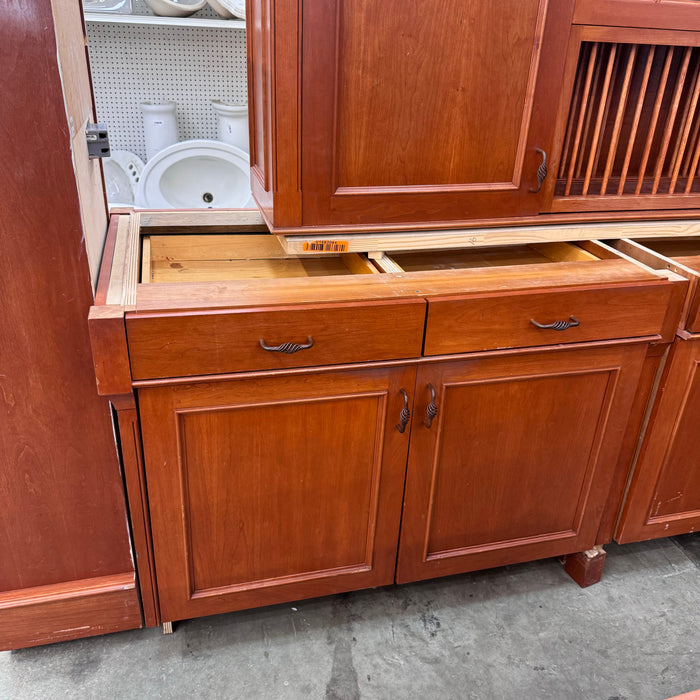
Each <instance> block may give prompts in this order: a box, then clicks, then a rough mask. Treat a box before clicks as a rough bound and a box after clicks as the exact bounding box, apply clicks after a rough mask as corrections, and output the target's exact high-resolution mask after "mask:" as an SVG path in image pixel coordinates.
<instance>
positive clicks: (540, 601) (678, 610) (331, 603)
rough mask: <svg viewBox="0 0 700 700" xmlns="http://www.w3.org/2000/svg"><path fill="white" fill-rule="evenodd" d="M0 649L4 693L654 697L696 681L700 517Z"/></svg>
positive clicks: (338, 698)
mask: <svg viewBox="0 0 700 700" xmlns="http://www.w3.org/2000/svg"><path fill="white" fill-rule="evenodd" d="M607 550H608V560H607V563H606V569H605V573H604V576H603V581H602V582H601V583H600V584H598V585H595V586H592V587H590V588H587V589H580V588H579V587H578V586H577V585H576V584H575V583H573V582H572V581H571V580H570V579H569V578H568V576H567V575H566V574H565V573H564V571H563V570H562V568H561V566H560V565H559V563H558V562H557V561H556V560H553V559H549V560H544V561H539V562H533V563H529V564H520V565H517V566H509V567H504V568H501V569H492V570H489V571H483V572H478V573H473V574H465V575H462V576H453V577H450V578H447V579H439V580H435V581H427V582H423V583H416V584H411V585H405V586H395V587H389V588H383V589H378V590H374V591H361V592H358V593H351V594H345V595H339V596H332V597H328V598H321V599H317V600H311V601H302V602H300V603H296V604H291V605H279V606H275V607H271V608H265V609H260V610H251V611H245V612H239V613H232V614H228V615H219V616H216V617H209V618H202V619H198V620H190V621H187V622H181V623H179V624H177V625H176V629H175V633H174V634H173V635H170V636H163V635H162V634H161V632H160V630H159V629H151V630H137V631H133V632H122V633H119V634H114V635H108V636H104V637H94V638H91V639H85V640H78V641H74V642H64V643H62V644H54V645H51V646H46V647H37V648H33V649H25V650H21V651H16V652H4V653H0V698H2V700H6V699H7V700H10V699H11V700H24V699H25V698H26V699H30V698H42V699H44V698H80V699H81V700H83V699H85V698H88V699H91V698H96V699H97V698H99V699H100V700H106V699H110V700H112V699H114V698H187V699H190V700H191V699H195V698H245V699H249V698H250V699H257V698H261V699H263V700H267V699H268V698H269V699H276V698H293V699H295V698H303V699H304V700H311V699H314V698H331V699H334V700H355V699H356V698H366V699H368V698H376V699H380V700H384V699H387V700H395V699H403V698H407V699H408V698H411V699H412V698H421V699H423V700H432V699H433V698H435V699H436V700H437V699H438V698H439V699H440V700H444V699H448V698H455V699H460V700H462V699H467V698H478V699H479V700H491V699H495V700H511V699H512V700H549V699H552V700H579V699H581V700H584V699H585V700H598V699H600V700H662V699H663V698H668V697H670V696H673V695H677V694H680V693H683V692H688V691H690V690H695V689H698V688H700V574H699V571H698V569H700V533H699V534H696V535H688V536H684V537H679V538H674V539H667V540H659V541H655V542H645V543H640V544H631V545H625V546H624V547H617V546H614V545H611V546H609V547H608V548H607Z"/></svg>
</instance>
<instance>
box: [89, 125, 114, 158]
mask: <svg viewBox="0 0 700 700" xmlns="http://www.w3.org/2000/svg"><path fill="white" fill-rule="evenodd" d="M85 139H86V140H87V146H88V157H89V158H91V159H92V158H109V154H110V150H109V134H108V133H107V127H106V126H105V125H104V124H88V125H87V126H86V127H85Z"/></svg>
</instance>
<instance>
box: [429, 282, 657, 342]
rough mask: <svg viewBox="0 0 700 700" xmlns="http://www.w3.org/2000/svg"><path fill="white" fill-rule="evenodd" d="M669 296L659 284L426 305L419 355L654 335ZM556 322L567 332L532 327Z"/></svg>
mask: <svg viewBox="0 0 700 700" xmlns="http://www.w3.org/2000/svg"><path fill="white" fill-rule="evenodd" d="M669 293H670V286H669V285H664V284H661V285H653V286H649V285H637V286H624V287H615V288H610V287H608V288H604V289H586V290H580V289H573V290H565V291H558V290H554V291H549V292H535V293H531V292H525V293H515V294H513V293H509V294H499V295H489V296H472V297H459V298H455V297H452V298H435V299H430V300H429V302H428V323H427V327H426V335H425V354H426V355H442V354H447V353H456V352H473V351H479V350H495V349H498V348H513V347H516V348H517V347H533V346H537V345H557V344H560V343H578V342H585V341H591V340H610V339H614V338H633V337H637V336H646V335H656V334H658V333H660V332H661V327H662V325H663V321H664V316H665V313H666V307H667V305H668V301H669ZM557 321H560V322H562V323H561V324H559V325H560V326H565V325H569V327H568V328H565V329H564V330H555V329H554V328H538V327H537V326H536V325H535V323H534V322H537V323H539V324H542V325H550V324H553V323H556V322H557ZM576 323H578V325H576Z"/></svg>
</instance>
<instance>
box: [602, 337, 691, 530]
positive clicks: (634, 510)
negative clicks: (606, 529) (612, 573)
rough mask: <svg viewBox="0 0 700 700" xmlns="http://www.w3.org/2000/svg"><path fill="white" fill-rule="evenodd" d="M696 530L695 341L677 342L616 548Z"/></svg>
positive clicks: (629, 495) (640, 456) (663, 380)
mask: <svg viewBox="0 0 700 700" xmlns="http://www.w3.org/2000/svg"><path fill="white" fill-rule="evenodd" d="M696 530H700V341H698V340H680V339H676V341H675V343H674V345H673V347H672V349H671V355H670V357H669V360H668V364H667V366H666V369H665V371H664V377H663V378H662V382H661V387H660V390H659V392H658V394H657V402H656V405H655V406H654V409H653V412H652V414H651V417H650V420H649V425H648V428H647V432H646V435H645V437H644V443H643V445H642V449H641V452H640V455H639V459H638V461H637V466H636V469H635V472H634V475H633V477H632V482H631V484H630V489H629V493H628V495H627V500H626V502H625V507H624V509H623V512H622V517H621V519H620V524H619V526H618V532H617V535H616V537H615V539H616V540H617V541H618V542H621V543H622V542H634V541H637V540H648V539H653V538H655V537H667V536H670V535H680V534H683V533H686V532H694V531H696Z"/></svg>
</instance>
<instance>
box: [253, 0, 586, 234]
mask: <svg viewBox="0 0 700 700" xmlns="http://www.w3.org/2000/svg"><path fill="white" fill-rule="evenodd" d="M287 5H288V7H287V6H285V7H276V8H274V9H272V11H271V12H269V11H268V10H267V9H266V8H265V4H264V3H260V2H254V3H252V7H251V20H252V24H253V26H254V27H255V30H254V31H253V32H252V33H251V34H250V37H249V53H250V56H251V60H252V64H251V68H252V75H251V80H250V88H249V103H250V105H251V110H250V111H251V114H252V115H253V126H252V132H253V139H252V142H251V143H252V148H251V165H252V173H253V191H254V193H255V195H256V197H257V199H258V201H259V202H260V204H261V206H262V208H263V211H264V212H265V213H266V216H267V218H268V220H269V221H270V222H271V223H272V224H273V225H274V226H275V227H276V228H280V229H281V228H289V227H298V226H302V225H303V226H309V225H314V226H316V225H325V226H330V225H333V226H340V227H344V228H347V227H350V226H355V227H356V226H362V225H369V224H371V225H375V226H376V225H381V224H403V225H405V224H407V223H420V222H441V221H449V220H463V219H475V218H482V217H488V216H499V217H504V216H513V215H524V214H536V213H537V212H538V211H539V210H540V209H541V208H542V206H543V199H542V195H541V194H538V193H535V192H533V191H531V190H536V189H538V184H537V170H538V167H539V166H540V164H541V163H542V160H543V158H544V157H545V155H544V154H545V153H548V154H551V147H552V138H553V126H554V115H555V113H556V108H557V103H558V99H559V86H560V82H561V77H562V73H563V65H564V57H565V53H566V45H567V37H568V33H569V27H570V22H571V14H572V10H573V2H572V1H571V0H558V2H556V3H553V2H549V3H548V2H546V1H544V0H526V1H523V0H505V1H504V2H500V3H486V2H483V1H481V0H467V1H466V2H465V0H449V1H447V2H441V3H437V4H433V5H431V6H429V7H428V6H426V5H424V4H422V3H416V2H410V3H406V2H403V1H401V0H390V1H389V2H382V3H381V5H380V4H377V3H373V2H365V1H362V2H346V1H343V0H332V1H325V0H324V1H323V2H320V1H318V2H305V3H287ZM297 12H299V15H297ZM299 21H300V24H298V22H299ZM270 42H272V43H273V44H274V45H275V46H279V48H280V51H281V52H282V54H281V56H280V54H279V53H277V52H275V58H276V60H274V61H273V63H267V62H266V59H265V57H266V54H265V53H264V52H265V50H266V49H267V51H270ZM261 61H262V65H261ZM266 69H269V70H271V71H272V76H268V75H267V74H266V73H265V70H266ZM295 73H296V75H294V74H295ZM268 78H271V80H268ZM292 80H293V82H292ZM297 81H298V85H299V90H298V93H295V94H293V93H292V91H293V90H294V87H295V86H296V85H297ZM495 86H497V89H494V88H495ZM268 91H269V92H268ZM271 101H273V102H274V105H275V108H274V109H275V114H274V115H273V114H272V113H271V112H270V110H269V109H267V108H266V105H267V104H270V102H271ZM275 119H276V121H275ZM294 131H296V132H297V134H298V136H299V137H300V138H299V139H297V138H294ZM538 149H540V150H538ZM291 166H295V167H294V168H293V170H286V168H288V167H291ZM299 178H300V181H299ZM300 185H301V187H300Z"/></svg>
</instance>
